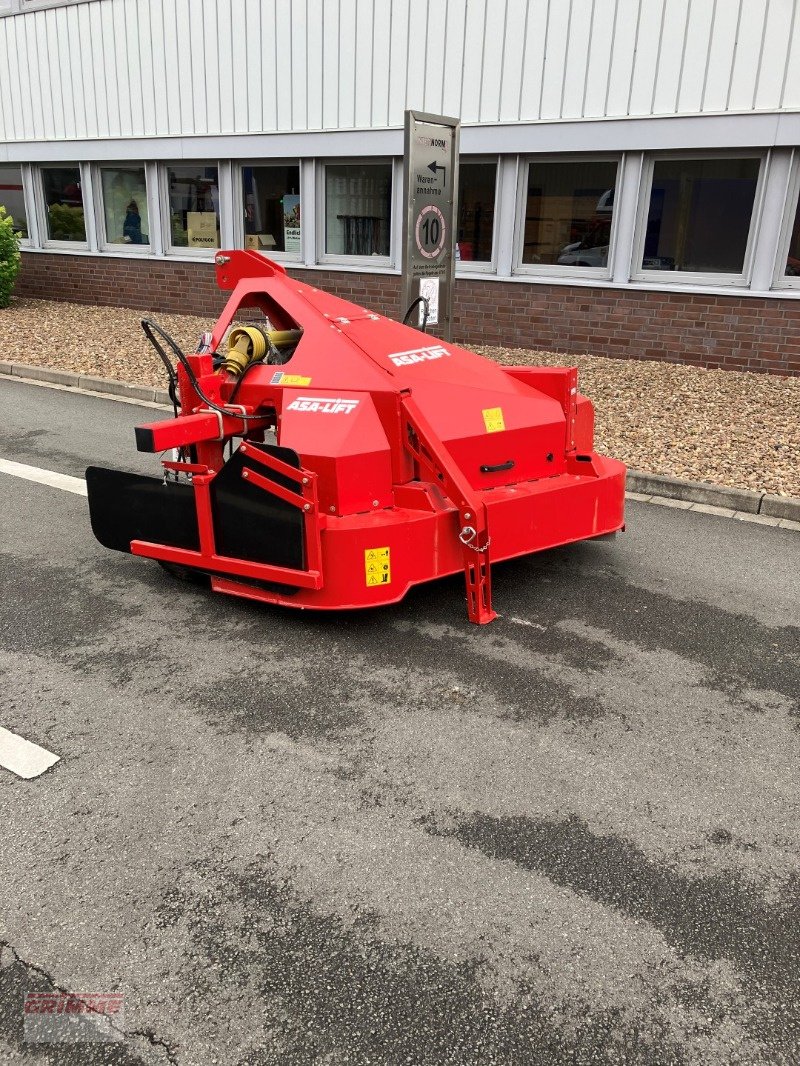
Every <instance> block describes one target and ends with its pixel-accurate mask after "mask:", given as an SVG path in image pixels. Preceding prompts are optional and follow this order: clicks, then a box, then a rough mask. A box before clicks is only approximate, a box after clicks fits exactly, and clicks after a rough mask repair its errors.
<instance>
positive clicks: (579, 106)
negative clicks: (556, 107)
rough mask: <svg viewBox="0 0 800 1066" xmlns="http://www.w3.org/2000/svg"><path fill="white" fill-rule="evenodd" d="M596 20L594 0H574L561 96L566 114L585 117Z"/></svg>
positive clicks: (564, 116)
mask: <svg viewBox="0 0 800 1066" xmlns="http://www.w3.org/2000/svg"><path fill="white" fill-rule="evenodd" d="M593 21H594V0H571V2H570V21H569V37H568V40H567V57H566V63H565V66H564V89H563V93H562V98H561V117H562V118H582V117H583V107H584V94H585V91H586V73H587V71H588V69H589V47H590V44H591V37H592V22H593Z"/></svg>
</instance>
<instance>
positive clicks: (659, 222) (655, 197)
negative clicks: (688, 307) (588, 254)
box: [642, 159, 760, 274]
mask: <svg viewBox="0 0 800 1066" xmlns="http://www.w3.org/2000/svg"><path fill="white" fill-rule="evenodd" d="M759 166H760V160H758V159H659V160H657V161H656V164H655V166H654V168H653V187H652V190H651V192H650V210H649V212H648V215H647V232H646V234H645V243H644V255H643V257H642V268H643V269H644V270H688V271H694V272H698V273H712V274H741V273H742V271H743V270H744V255H745V251H746V249H747V237H748V234H749V233H750V218H751V216H752V214H753V202H754V200H755V195H756V184H757V182H758V170H759Z"/></svg>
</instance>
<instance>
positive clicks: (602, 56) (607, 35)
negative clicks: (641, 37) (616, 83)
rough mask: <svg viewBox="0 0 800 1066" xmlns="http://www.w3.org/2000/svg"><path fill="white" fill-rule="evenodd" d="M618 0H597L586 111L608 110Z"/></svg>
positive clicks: (587, 77)
mask: <svg viewBox="0 0 800 1066" xmlns="http://www.w3.org/2000/svg"><path fill="white" fill-rule="evenodd" d="M617 7H618V0H594V10H593V12H592V36H591V40H590V41H589V56H588V59H587V67H586V85H585V87H584V94H583V99H584V102H583V110H582V114H583V115H593V116H600V115H605V114H606V107H607V101H608V84H609V78H610V75H611V53H612V50H613V42H614V31H615V28H616V22H617Z"/></svg>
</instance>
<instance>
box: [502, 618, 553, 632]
mask: <svg viewBox="0 0 800 1066" xmlns="http://www.w3.org/2000/svg"><path fill="white" fill-rule="evenodd" d="M509 622H513V623H514V625H516V626H530V627H531V629H540V630H541V631H542V633H545V632H547V626H540V625H539V623H538V622H529V621H528V619H527V618H509Z"/></svg>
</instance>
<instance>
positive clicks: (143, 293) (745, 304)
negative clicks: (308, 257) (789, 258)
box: [16, 252, 800, 374]
mask: <svg viewBox="0 0 800 1066" xmlns="http://www.w3.org/2000/svg"><path fill="white" fill-rule="evenodd" d="M22 261H23V268H22V273H21V275H20V278H19V281H18V283H17V290H16V291H17V294H18V295H20V296H33V297H40V298H47V299H60V300H74V301H76V302H79V303H98V304H111V305H119V306H125V307H136V308H141V309H142V310H147V311H153V312H158V311H161V312H164V311H168V312H177V313H185V314H198V315H210V316H213V315H214V314H215V313H216V312H217V311H218V310H219V309H220V307H221V306H222V303H223V301H224V299H225V295H224V294H222V293H220V292H219V290H218V289H217V287H216V284H215V282H214V268H213V266H212V265H211V264H208V263H173V262H169V261H165V260H158V261H153V262H149V261H144V260H134V259H130V260H128V259H123V258H109V257H104V256H75V255H57V254H37V253H33V252H29V253H23V256H22ZM291 273H292V275H293V276H294V277H297V278H298V279H300V280H301V281H306V282H309V283H310V284H312V285H316V286H318V287H319V288H323V289H328V290H329V291H331V292H334V293H336V294H337V295H338V296H341V297H343V298H344V299H346V300H352V301H354V302H355V303H363V304H364V305H366V306H367V307H370V308H372V309H373V310H376V311H380V312H382V313H384V314H387V315H391V316H396V315H397V313H398V304H399V298H400V297H399V293H400V279H399V278H398V277H397V276H395V275H385V274H354V273H344V272H337V271H333V270H324V271H319V270H314V271H308V270H306V271H304V270H292V271H291ZM453 328H454V337H455V340H456V341H458V342H460V343H463V344H501V345H505V346H507V347H524V348H543V349H549V350H551V351H559V352H564V353H566V354H582V353H586V352H588V353H591V354H593V355H607V356H613V357H616V358H623V359H624V358H633V359H664V360H667V361H670V362H678V363H693V364H695V365H697V366H706V367H722V368H723V369H726V370H757V371H765V372H769V373H776V374H800V300H795V299H791V298H787V299H775V300H773V299H765V298H763V297H757V296H744V295H731V296H702V295H697V294H693V293H665V292H642V291H634V290H620V289H601V288H598V289H589V288H582V287H577V286H575V287H571V286H566V285H549V284H526V283H517V282H494V281H491V282H490V281H471V280H470V281H467V280H459V281H457V282H456V286H455V310H454V322H453Z"/></svg>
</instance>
